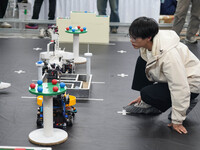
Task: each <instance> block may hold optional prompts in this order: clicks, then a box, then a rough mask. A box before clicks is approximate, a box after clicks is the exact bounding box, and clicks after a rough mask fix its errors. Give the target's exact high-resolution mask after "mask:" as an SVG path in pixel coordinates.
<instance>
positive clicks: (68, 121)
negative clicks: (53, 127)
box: [66, 116, 74, 126]
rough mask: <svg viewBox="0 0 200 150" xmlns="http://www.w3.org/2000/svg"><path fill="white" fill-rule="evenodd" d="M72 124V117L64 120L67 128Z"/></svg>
mask: <svg viewBox="0 0 200 150" xmlns="http://www.w3.org/2000/svg"><path fill="white" fill-rule="evenodd" d="M73 122H74V120H73V116H69V118H66V123H67V126H72V125H73Z"/></svg>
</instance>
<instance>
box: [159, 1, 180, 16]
mask: <svg viewBox="0 0 200 150" xmlns="http://www.w3.org/2000/svg"><path fill="white" fill-rule="evenodd" d="M176 5H177V1H176V0H161V4H160V15H174V13H175V11H176Z"/></svg>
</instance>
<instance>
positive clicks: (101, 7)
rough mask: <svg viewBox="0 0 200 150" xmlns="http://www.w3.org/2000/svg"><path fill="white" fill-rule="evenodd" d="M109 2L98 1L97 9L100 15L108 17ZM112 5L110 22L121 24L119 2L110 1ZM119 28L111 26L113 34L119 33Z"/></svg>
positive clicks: (104, 0)
mask: <svg viewBox="0 0 200 150" xmlns="http://www.w3.org/2000/svg"><path fill="white" fill-rule="evenodd" d="M107 2H108V0H97V9H98V12H99V15H106V8H107ZM109 3H110V9H111V14H110V22H119V12H118V8H119V7H118V5H119V0H109ZM117 29H118V26H111V33H117Z"/></svg>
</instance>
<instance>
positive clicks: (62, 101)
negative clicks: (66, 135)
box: [36, 93, 77, 129]
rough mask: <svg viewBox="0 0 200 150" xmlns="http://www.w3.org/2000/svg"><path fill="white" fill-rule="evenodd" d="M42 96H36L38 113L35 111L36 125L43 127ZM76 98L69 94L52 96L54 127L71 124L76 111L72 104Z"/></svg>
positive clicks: (63, 126) (64, 126)
mask: <svg viewBox="0 0 200 150" xmlns="http://www.w3.org/2000/svg"><path fill="white" fill-rule="evenodd" d="M42 101H43V100H42V96H40V97H38V98H37V104H38V105H39V107H38V113H37V122H36V123H37V127H38V128H41V127H43V106H42ZM75 104H76V98H75V97H74V96H71V95H69V94H66V93H65V94H61V95H58V96H56V97H54V98H53V126H54V127H55V128H62V129H66V127H67V126H72V125H73V119H74V117H75V113H77V110H76V108H75V107H74V105H75Z"/></svg>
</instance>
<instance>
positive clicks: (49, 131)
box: [43, 96, 53, 137]
mask: <svg viewBox="0 0 200 150" xmlns="http://www.w3.org/2000/svg"><path fill="white" fill-rule="evenodd" d="M43 118H44V120H43V124H44V136H47V137H50V136H53V96H44V99H43Z"/></svg>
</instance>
